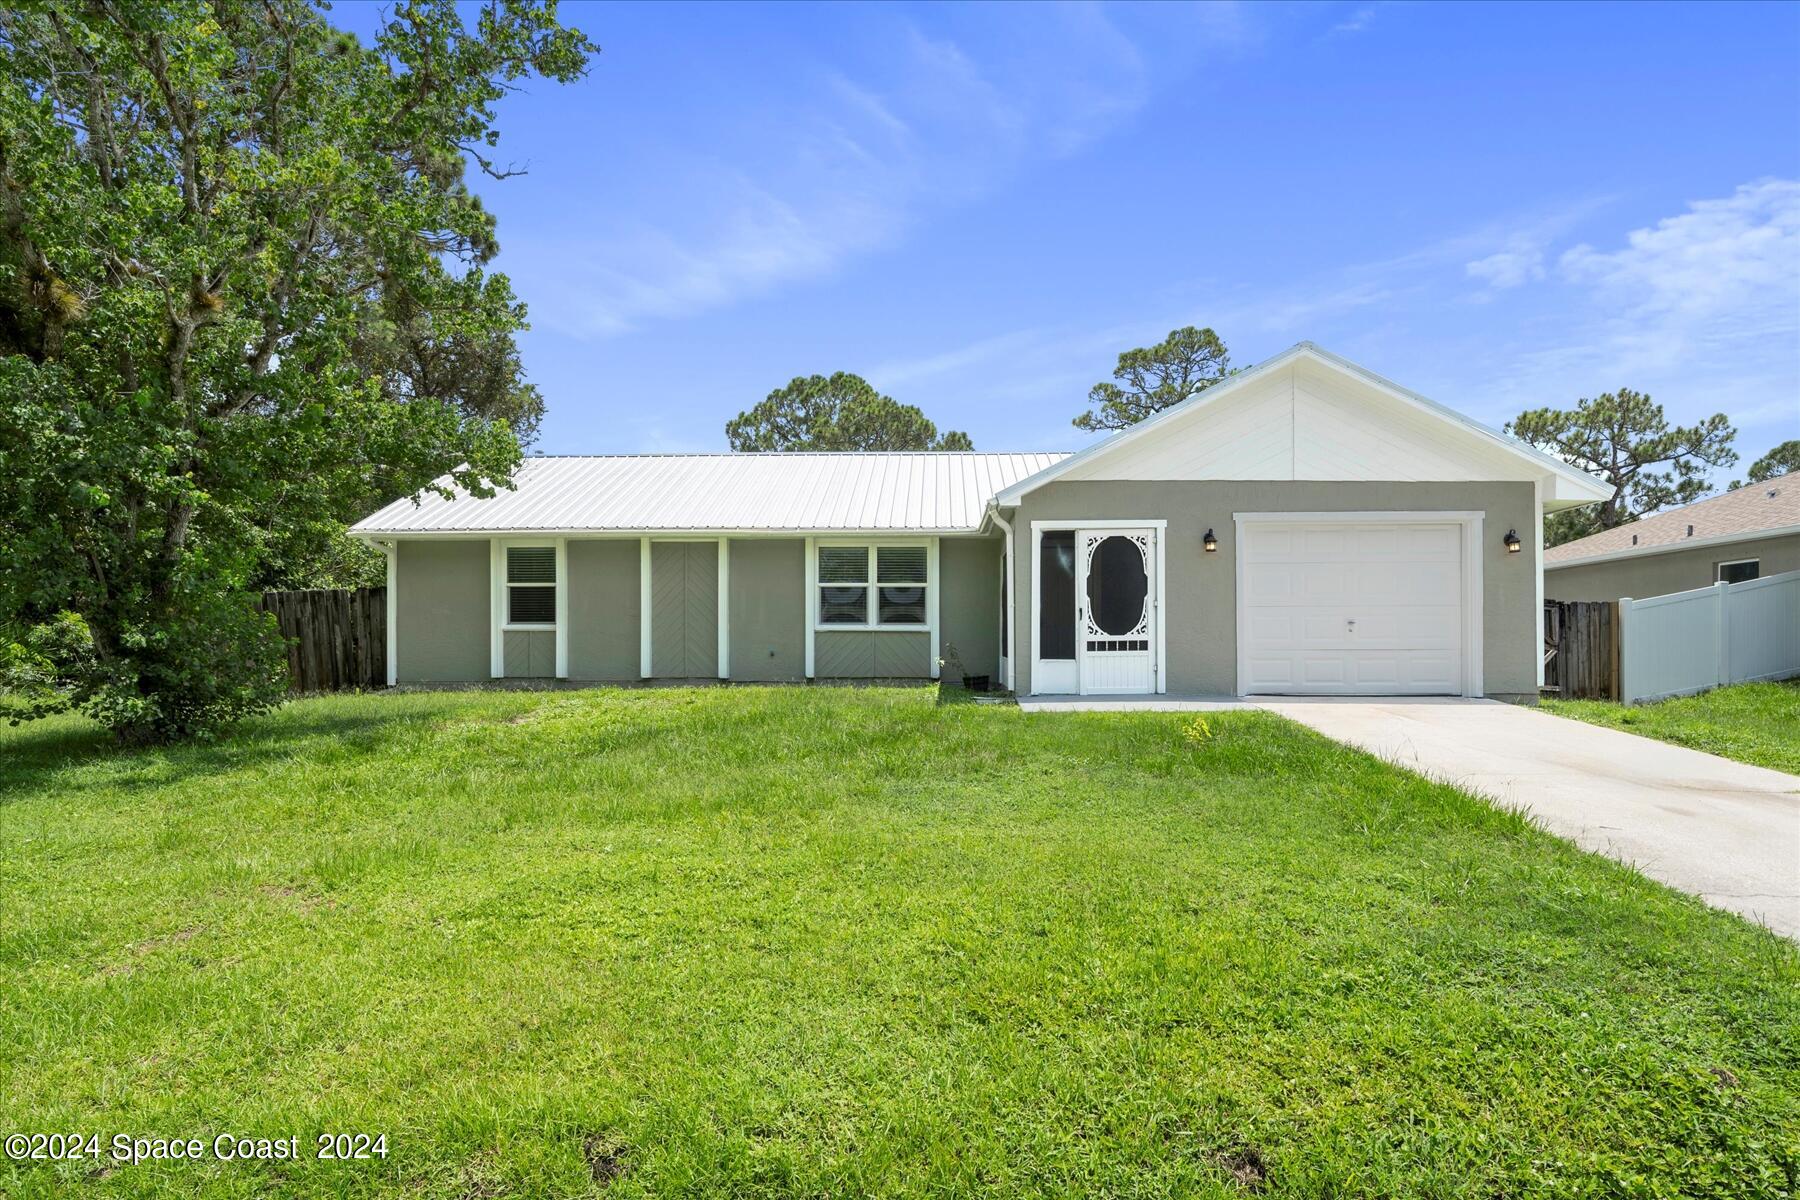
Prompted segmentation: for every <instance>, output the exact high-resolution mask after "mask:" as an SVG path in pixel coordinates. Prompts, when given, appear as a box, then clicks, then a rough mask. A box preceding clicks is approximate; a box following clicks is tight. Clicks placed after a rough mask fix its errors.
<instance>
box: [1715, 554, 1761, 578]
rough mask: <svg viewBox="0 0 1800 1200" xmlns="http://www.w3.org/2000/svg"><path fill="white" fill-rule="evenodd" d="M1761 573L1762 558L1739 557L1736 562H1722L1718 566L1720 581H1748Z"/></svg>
mask: <svg viewBox="0 0 1800 1200" xmlns="http://www.w3.org/2000/svg"><path fill="white" fill-rule="evenodd" d="M1761 574H1762V559H1760V558H1740V559H1738V560H1737V561H1736V562H1722V563H1720V564H1719V567H1718V581H1719V582H1720V583H1748V582H1749V581H1750V580H1752V579H1755V578H1757V577H1758V576H1759V575H1761Z"/></svg>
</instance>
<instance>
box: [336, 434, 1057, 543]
mask: <svg viewBox="0 0 1800 1200" xmlns="http://www.w3.org/2000/svg"><path fill="white" fill-rule="evenodd" d="M1067 457H1068V456H1067V455H1066V454H1055V453H1033V454H981V453H938V452H929V451H927V452H914V453H885V452H874V453H860V454H813V453H796V454H646V455H597V456H570V457H549V456H545V457H536V458H527V459H526V460H525V462H524V464H523V465H522V466H521V467H520V468H519V470H518V471H517V472H516V473H515V474H514V476H513V486H512V487H511V488H509V489H507V490H504V491H499V492H496V493H495V494H494V495H493V496H492V497H489V498H487V499H482V498H480V497H476V496H471V495H468V494H467V493H465V492H462V491H461V490H460V489H459V490H458V491H457V494H456V496H455V498H454V499H450V500H446V499H444V498H443V497H442V496H438V495H435V494H426V495H423V496H421V497H419V499H418V501H417V503H415V502H414V501H413V500H411V499H410V498H403V499H400V500H396V501H394V502H393V503H392V504H390V505H388V506H387V507H386V508H383V509H381V510H380V511H378V512H376V513H374V514H372V515H370V516H368V517H365V518H364V519H363V520H361V521H358V522H357V523H356V524H355V525H354V526H352V527H351V532H352V533H357V534H363V535H366V536H374V535H381V534H399V533H412V534H417V533H586V532H602V531H613V530H617V531H638V530H645V531H651V532H664V531H668V532H674V531H686V530H692V531H704V532H711V531H736V530H747V531H748V530H755V531H771V532H775V531H779V532H813V531H819V532H824V531H831V530H845V531H850V530H854V531H858V532H864V531H868V532H878V531H888V530H891V531H893V532H896V533H899V532H921V531H922V532H937V533H955V532H973V531H974V530H976V529H977V528H979V527H980V525H981V522H982V518H983V515H984V514H985V512H986V510H987V506H988V502H989V501H990V500H992V499H993V498H994V496H995V495H996V494H997V493H999V492H1000V491H1001V490H1002V489H1004V488H1007V487H1010V486H1011V485H1012V484H1014V483H1017V482H1018V481H1019V480H1021V479H1024V478H1026V477H1028V476H1030V475H1033V474H1035V473H1037V472H1039V471H1042V470H1044V469H1045V468H1047V467H1051V466H1054V465H1055V464H1056V463H1058V462H1061V461H1062V460H1063V459H1064V458H1067Z"/></svg>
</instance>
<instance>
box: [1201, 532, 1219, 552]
mask: <svg viewBox="0 0 1800 1200" xmlns="http://www.w3.org/2000/svg"><path fill="white" fill-rule="evenodd" d="M1200 547H1201V549H1203V550H1205V551H1206V552H1207V553H1208V554H1211V553H1212V552H1213V551H1214V550H1217V549H1218V548H1219V539H1218V538H1216V537H1214V536H1213V531H1212V530H1210V529H1209V530H1207V531H1206V536H1205V537H1203V538H1201V539H1200Z"/></svg>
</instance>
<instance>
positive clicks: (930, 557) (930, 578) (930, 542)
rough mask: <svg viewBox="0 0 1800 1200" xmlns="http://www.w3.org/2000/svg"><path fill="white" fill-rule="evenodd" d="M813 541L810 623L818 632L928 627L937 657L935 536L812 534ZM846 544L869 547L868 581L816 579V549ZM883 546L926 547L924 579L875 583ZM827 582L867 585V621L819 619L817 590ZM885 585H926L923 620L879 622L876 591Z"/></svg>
mask: <svg viewBox="0 0 1800 1200" xmlns="http://www.w3.org/2000/svg"><path fill="white" fill-rule="evenodd" d="M813 541H814V548H813V552H812V553H813V557H812V572H811V576H812V589H813V594H812V596H811V606H812V620H813V624H814V625H815V626H817V627H818V629H819V631H820V632H822V633H925V632H928V631H929V632H930V633H931V634H932V635H933V637H932V642H933V645H932V657H933V658H934V659H935V658H936V652H937V646H936V641H937V638H936V634H937V625H938V622H937V611H936V610H937V593H938V584H937V583H936V582H935V580H936V576H937V548H938V544H937V539H936V538H815V539H813ZM846 546H849V547H856V548H858V549H866V550H867V551H868V561H869V578H868V581H867V582H865V583H844V584H829V585H828V584H824V583H821V582H820V581H819V559H818V553H819V551H820V550H825V549H830V548H833V547H846ZM882 546H913V547H918V548H922V549H923V550H924V551H925V574H926V576H927V577H926V578H925V579H923V580H913V581H911V582H907V583H877V582H876V580H875V551H876V549H877V548H879V547H882ZM827 586H830V587H860V588H866V589H868V593H869V596H868V599H869V608H868V612H869V617H870V619H869V620H867V621H864V622H863V623H862V624H860V625H848V624H845V623H844V622H842V621H821V620H819V593H820V591H821V589H823V588H825V587H827ZM884 587H922V588H924V589H925V620H924V621H923V622H914V623H912V624H905V625H902V624H899V623H896V622H891V621H890V622H888V623H886V624H882V623H881V622H880V621H878V620H876V619H875V618H876V617H878V616H879V614H880V599H879V597H878V596H877V595H876V592H877V590H878V589H880V588H884Z"/></svg>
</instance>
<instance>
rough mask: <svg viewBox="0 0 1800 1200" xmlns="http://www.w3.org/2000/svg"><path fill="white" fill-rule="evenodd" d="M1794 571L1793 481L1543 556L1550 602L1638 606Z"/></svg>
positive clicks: (1799, 503) (1798, 483) (1796, 510)
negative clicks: (1627, 601) (1622, 601)
mask: <svg viewBox="0 0 1800 1200" xmlns="http://www.w3.org/2000/svg"><path fill="white" fill-rule="evenodd" d="M1785 571H1800V477H1796V476H1793V475H1781V476H1777V477H1776V478H1774V479H1769V480H1765V481H1763V482H1762V483H1751V484H1746V485H1744V486H1743V487H1741V488H1738V489H1737V490H1736V491H1731V492H1725V493H1724V494H1722V495H1718V496H1713V497H1711V498H1709V499H1706V500H1701V501H1698V502H1697V503H1694V504H1689V505H1687V506H1686V507H1685V508H1672V509H1670V510H1669V511H1667V512H1660V513H1657V514H1656V515H1655V516H1650V517H1645V518H1643V519H1642V520H1638V521H1633V522H1631V523H1630V524H1628V525H1620V526H1619V527H1618V528H1616V529H1606V530H1602V531H1601V532H1599V533H1595V534H1590V535H1589V536H1587V537H1584V538H1581V539H1579V540H1578V541H1573V542H1565V543H1564V544H1562V545H1560V546H1555V547H1552V548H1551V549H1549V550H1546V551H1545V552H1544V594H1545V595H1546V596H1548V597H1549V598H1550V599H1552V600H1617V599H1619V598H1620V597H1621V596H1630V597H1631V598H1632V599H1634V600H1643V599H1645V598H1647V597H1650V596H1666V595H1668V594H1669V593H1671V592H1686V591H1691V590H1692V589H1694V588H1703V587H1710V586H1711V585H1713V584H1715V583H1719V582H1724V583H1743V582H1744V581H1745V580H1749V579H1760V578H1762V577H1764V576H1767V575H1779V574H1781V573H1783V572H1785Z"/></svg>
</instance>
